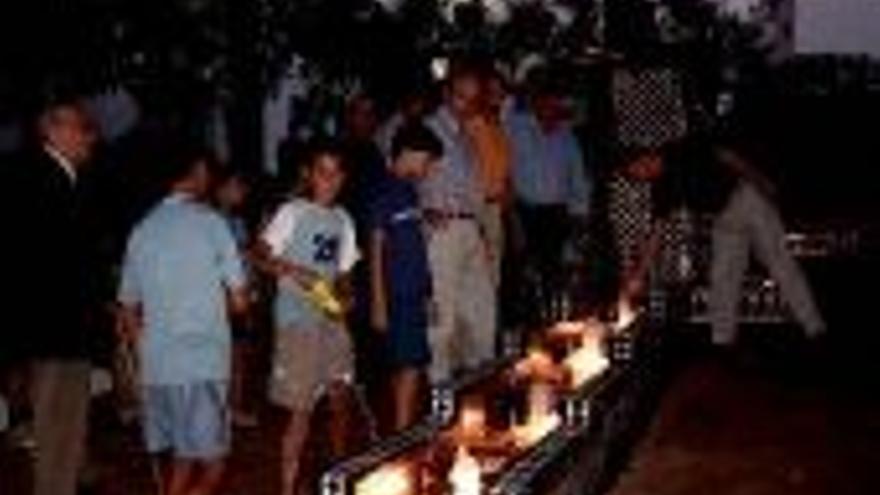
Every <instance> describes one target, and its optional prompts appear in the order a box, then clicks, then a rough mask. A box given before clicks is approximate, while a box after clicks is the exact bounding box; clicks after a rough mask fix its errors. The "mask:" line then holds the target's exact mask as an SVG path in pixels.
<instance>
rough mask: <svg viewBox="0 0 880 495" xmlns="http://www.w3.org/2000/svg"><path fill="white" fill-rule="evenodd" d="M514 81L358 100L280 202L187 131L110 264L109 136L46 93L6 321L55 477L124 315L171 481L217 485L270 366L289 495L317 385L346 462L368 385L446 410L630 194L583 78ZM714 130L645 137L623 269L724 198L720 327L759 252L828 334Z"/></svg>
mask: <svg viewBox="0 0 880 495" xmlns="http://www.w3.org/2000/svg"><path fill="white" fill-rule="evenodd" d="M511 89H512V88H510V87H509V86H508V83H507V81H506V80H505V79H504V78H503V77H502V75H501V74H500V73H499V72H497V71H495V70H493V69H492V68H487V67H482V66H474V67H471V66H466V65H462V66H460V67H459V66H454V67H453V70H452V71H451V73H450V74H449V76H448V78H447V80H446V81H445V83H444V86H443V89H442V96H441V98H440V102H439V105H436V106H435V105H431V104H430V103H429V101H428V100H426V99H420V98H419V97H413V98H411V99H412V100H413V101H410V99H408V100H407V101H406V102H405V104H403V105H401V109H400V110H399V111H398V112H397V113H394V114H393V115H392V116H391V117H390V118H388V119H387V120H385V121H384V123H380V121H379V119H378V118H377V109H376V108H375V105H376V104H375V102H374V100H372V99H370V98H369V96H367V95H357V96H354V97H352V98H351V99H350V101H349V102H348V103H347V106H346V109H345V113H344V115H343V117H342V120H343V122H344V125H343V129H344V130H343V131H342V132H340V134H339V136H335V137H332V138H331V137H327V138H320V139H314V140H312V141H311V142H309V143H306V144H305V145H304V146H303V148H302V150H301V151H299V152H297V153H294V154H291V156H293V157H295V160H296V162H295V163H291V164H287V165H288V166H290V167H292V168H293V169H295V172H294V173H290V174H285V177H287V178H289V180H288V181H287V182H286V183H284V184H281V185H280V187H279V188H278V190H280V191H282V193H281V194H280V195H279V198H278V200H275V201H269V202H267V203H268V204H266V205H257V206H256V207H254V206H253V205H254V202H255V200H254V198H256V197H257V195H256V194H253V193H254V190H255V188H256V184H254V183H253V182H252V180H251V177H250V176H249V175H247V174H244V173H242V172H241V171H239V170H235V169H232V168H230V166H229V165H228V164H221V163H218V162H217V160H216V159H215V158H214V156H213V155H212V153H210V152H209V151H208V150H206V149H205V148H204V147H202V146H198V145H193V144H192V143H181V144H180V145H179V146H171V148H172V149H173V153H171V154H168V156H166V157H165V158H163V163H156V164H154V165H155V167H156V168H157V170H161V173H159V174H158V175H161V177H162V181H161V184H162V188H161V191H162V192H161V194H159V195H157V196H158V197H159V198H161V199H158V200H157V201H153V202H152V203H151V205H150V207H149V208H148V209H146V212H145V213H144V214H143V215H140V216H139V217H138V218H137V221H135V222H132V224H131V225H130V227H129V228H128V229H126V231H125V242H124V243H123V244H124V249H119V250H118V251H119V254H118V256H115V257H113V256H110V257H109V259H110V260H111V261H110V262H108V257H107V256H102V255H100V253H99V252H98V251H100V249H99V247H100V243H99V242H96V241H95V239H96V237H95V236H94V234H95V230H97V228H96V227H95V225H94V222H93V221H92V219H91V217H90V215H91V214H92V213H94V212H95V211H96V210H95V208H96V207H95V205H94V204H92V203H93V202H90V201H89V200H88V198H87V197H86V196H87V189H86V188H85V187H82V186H81V184H82V183H83V179H82V177H81V176H85V175H86V174H87V168H86V167H87V165H88V163H89V161H90V159H91V158H92V154H93V151H94V149H95V146H96V144H97V142H98V138H99V136H98V135H97V133H96V131H95V128H94V125H93V124H92V122H91V120H90V118H89V114H88V111H87V110H86V108H85V107H84V106H83V105H82V104H81V103H79V101H78V100H76V99H64V100H58V101H53V102H52V103H50V104H49V105H47V107H46V108H45V109H44V110H43V111H42V112H41V114H40V117H39V125H38V127H39V131H40V132H39V137H40V139H39V145H38V146H35V147H34V148H35V149H33V150H30V151H29V152H28V153H26V154H25V156H26V157H27V158H26V159H21V160H17V161H16V163H14V164H10V165H9V166H6V167H5V168H4V170H3V173H4V178H3V179H4V182H3V185H4V187H6V189H5V191H8V194H3V195H2V197H3V200H4V201H5V203H4V204H3V205H2V207H0V211H2V214H3V222H4V224H3V225H4V227H5V229H6V231H7V232H8V233H10V234H11V237H10V238H9V240H8V241H6V242H4V243H3V244H4V249H5V250H6V252H4V256H3V259H5V260H7V265H8V268H9V273H10V274H11V276H12V284H11V289H12V290H11V291H10V293H11V296H8V297H11V298H10V299H9V300H8V301H7V302H8V305H9V312H6V313H5V315H6V317H7V319H8V320H9V321H10V322H15V325H16V327H17V328H18V329H19V331H12V330H4V331H3V332H2V333H3V336H2V361H0V365H2V369H0V372H2V375H3V376H4V378H5V379H4V382H5V387H4V392H5V395H6V396H7V397H9V400H7V402H8V403H11V404H13V405H14V409H16V411H24V410H30V411H32V422H31V423H30V424H32V425H33V432H34V435H35V437H34V439H35V444H36V462H35V471H34V472H35V476H34V479H35V488H34V490H35V493H36V494H38V495H50V494H51V495H67V494H71V495H72V494H74V493H75V488H76V485H77V473H78V472H79V471H80V469H81V468H82V465H83V463H84V459H85V456H86V449H85V447H86V431H87V419H88V407H89V396H90V394H89V387H90V377H91V374H90V361H91V359H92V358H93V357H94V356H95V355H96V353H99V352H100V350H99V349H96V342H98V341H105V340H107V337H106V336H104V337H99V336H97V333H96V329H99V328H108V329H109V328H112V329H113V330H114V332H113V336H112V339H110V340H112V342H113V345H112V347H114V348H115V349H116V351H113V352H111V354H115V355H119V354H120V353H121V354H122V355H124V356H127V357H128V359H123V360H122V361H125V362H126V363H127V365H126V366H121V367H120V366H117V369H116V374H117V377H116V378H117V380H116V382H117V383H130V384H132V385H131V386H132V388H133V389H134V391H135V392H136V393H134V394H132V396H133V397H134V399H133V403H134V409H133V411H134V413H135V414H134V415H135V416H137V418H138V419H139V422H140V424H141V426H142V433H143V441H144V446H145V448H146V450H147V451H148V452H149V453H150V454H151V455H155V456H156V464H155V467H156V472H155V473H156V482H157V489H158V492H159V493H162V494H165V495H183V494H193V495H196V494H198V495H207V494H211V493H216V492H217V488H218V486H219V485H220V482H221V481H222V479H223V473H224V464H223V461H224V459H225V458H226V457H227V456H228V454H229V450H230V448H231V435H232V433H233V425H234V426H238V427H257V426H259V415H258V414H257V412H258V411H259V408H258V407H256V406H255V403H256V402H260V401H259V400H258V399H257V398H256V397H255V394H254V393H253V390H251V388H252V387H253V386H254V385H253V384H255V383H260V382H265V383H266V390H267V398H268V402H270V403H271V404H273V405H274V406H277V408H278V409H279V410H281V411H284V415H285V417H286V419H285V428H284V433H283V435H282V438H281V440H280V442H279V445H278V449H279V452H280V453H281V455H280V459H281V468H280V470H279V472H280V475H281V480H280V486H281V493H283V494H284V495H290V494H293V493H296V490H297V486H298V485H300V488H302V484H303V483H301V482H298V480H299V478H301V470H300V469H299V466H300V464H301V458H302V455H303V452H302V450H303V447H304V445H305V442H306V438H307V437H308V435H309V427H310V423H311V417H312V414H313V412H314V410H315V407H316V405H317V403H318V401H319V400H325V399H326V402H327V404H328V409H327V410H328V411H329V412H330V415H331V417H330V418H328V423H329V424H330V433H331V434H330V436H329V438H328V443H329V446H330V449H331V450H332V451H333V453H335V454H338V455H341V454H342V453H344V452H345V448H346V445H345V441H346V440H345V431H346V429H347V428H348V427H349V423H350V415H351V414H350V413H351V411H350V410H349V409H350V408H349V407H348V405H349V404H350V403H351V401H350V400H348V399H349V398H350V397H351V396H352V394H355V395H356V394H360V393H361V391H360V390H359V389H360V388H361V386H360V385H359V384H363V383H364V382H365V381H373V382H374V383H373V384H372V385H374V386H375V385H376V383H375V382H376V381H377V380H378V381H379V382H382V383H379V385H378V388H375V387H374V388H373V389H372V390H378V389H382V388H383V387H385V386H387V387H388V389H389V390H390V397H391V399H392V400H391V404H392V407H391V408H390V409H391V411H390V414H388V416H389V421H388V423H389V424H388V425H382V426H381V427H380V430H381V431H380V432H377V433H386V432H392V431H399V430H401V429H404V428H406V427H408V426H410V425H412V424H413V423H415V422H416V421H417V420H418V418H419V417H420V415H421V414H423V413H424V409H425V406H424V397H425V390H426V386H425V385H426V384H432V383H439V382H442V381H445V380H449V379H451V378H453V377H455V376H456V375H457V374H458V373H460V372H462V371H466V370H468V369H473V368H475V367H478V366H480V365H481V364H482V363H485V362H486V361H488V360H491V359H492V358H493V357H494V356H496V355H497V353H498V348H499V336H498V335H499V332H498V328H499V326H500V322H501V321H504V318H503V316H504V315H502V314H500V313H501V311H500V310H499V308H502V307H503V306H502V305H501V304H500V300H501V298H502V297H503V296H500V294H506V293H507V292H506V291H505V286H509V285H511V284H517V283H520V282H519V281H518V279H517V277H516V274H517V273H518V272H521V271H524V270H526V269H527V268H526V267H530V268H531V269H534V270H535V271H536V272H537V273H539V274H540V277H539V279H538V283H540V284H543V285H545V286H547V287H554V286H560V285H561V284H562V283H563V281H564V280H565V278H566V276H567V268H568V267H566V265H565V264H564V260H565V258H566V257H565V256H564V252H565V250H566V246H567V244H568V243H570V241H571V238H572V233H573V232H574V231H576V230H577V229H579V228H583V227H584V226H585V225H587V224H588V219H589V218H590V216H591V215H596V214H597V213H596V212H602V211H607V209H608V208H607V207H606V208H604V209H603V208H594V206H595V205H596V203H597V202H599V201H605V198H598V197H596V196H597V195H596V194H595V191H596V190H597V187H596V186H597V185H599V184H597V182H598V181H599V177H600V175H599V174H597V173H596V164H594V163H590V162H589V161H588V160H585V158H584V156H585V155H584V153H583V150H582V144H581V143H582V141H581V140H579V139H578V136H577V134H576V133H575V131H574V130H573V127H572V123H571V119H570V112H569V109H568V108H567V106H566V94H565V91H564V90H563V88H562V87H561V86H560V85H558V84H557V81H555V80H554V79H553V78H550V77H546V76H545V77H541V75H538V76H536V77H534V78H530V80H529V81H528V85H527V86H526V87H525V88H520V89H522V91H521V92H520V91H517V92H514V91H511ZM706 141H707V140H700V146H694V145H692V144H690V143H677V144H676V146H675V151H674V152H669V151H668V150H665V149H664V150H647V151H645V152H644V153H643V154H642V156H640V157H638V158H634V159H631V160H628V162H627V165H626V166H625V167H620V169H621V172H619V174H618V175H619V176H620V178H622V179H623V180H631V181H638V182H641V183H644V184H649V185H651V187H652V188H654V190H655V194H654V196H655V198H656V199H655V210H656V215H655V216H656V217H657V218H658V220H657V222H656V223H657V225H655V226H653V227H652V228H650V229H648V230H649V231H648V232H647V235H646V236H645V238H644V239H640V240H639V242H638V246H639V247H638V252H639V254H638V256H637V258H638V261H637V262H636V263H634V264H633V266H631V267H627V268H626V269H625V270H623V273H621V282H620V287H621V293H622V294H623V296H624V297H627V298H636V299H637V298H639V297H642V296H643V293H644V287H645V285H646V282H645V281H646V279H647V277H648V272H649V271H650V270H649V267H650V266H651V265H652V263H654V259H656V258H657V257H658V255H657V252H658V251H659V250H661V249H662V247H661V246H660V244H661V243H660V241H659V240H658V234H657V232H658V231H659V229H660V228H662V224H663V222H664V218H665V217H667V216H668V213H669V211H670V210H672V209H675V208H678V207H688V208H703V209H709V210H714V211H712V212H713V213H716V214H718V217H719V219H720V220H719V221H718V222H717V225H716V229H715V241H716V244H717V246H719V251H718V254H717V255H716V256H717V258H718V262H717V263H716V265H714V268H713V271H712V276H711V279H712V283H713V287H714V288H715V289H714V291H713V293H712V294H713V297H714V298H713V301H714V302H713V305H712V307H713V310H712V318H713V334H712V335H713V339H714V341H715V342H716V343H717V344H719V345H728V344H731V343H732V342H733V340H734V337H735V321H736V320H735V311H736V304H735V303H736V298H737V297H738V292H737V290H738V287H736V284H737V283H738V282H739V277H741V274H742V272H743V270H744V266H743V265H744V262H743V260H744V259H745V260H747V259H748V248H749V246H751V245H754V246H755V247H756V248H757V250H758V254H759V255H760V257H761V258H762V260H763V261H765V262H766V263H767V264H768V266H769V267H770V269H771V273H772V274H773V275H774V276H776V278H778V279H779V280H780V281H781V282H782V289H783V291H784V293H785V294H787V295H788V296H789V297H788V299H789V302H790V303H791V304H792V306H793V307H794V308H795V313H796V316H798V317H799V319H800V320H801V321H802V323H804V325H805V327H806V328H807V330H808V332H809V333H810V334H811V335H818V334H820V333H822V332H823V331H824V328H825V325H824V322H822V319H821V316H820V315H819V313H818V311H817V310H816V309H815V308H816V306H815V303H814V302H813V301H812V297H811V296H810V293H809V289H808V287H807V285H806V283H805V281H804V279H803V277H802V275H801V274H800V272H799V270H798V267H797V265H796V264H794V263H793V262H792V261H791V257H790V256H789V255H788V254H787V253H786V252H785V249H784V239H783V231H782V224H781V221H780V220H779V217H778V214H777V213H776V212H775V210H774V207H773V203H772V193H770V192H766V191H769V190H770V188H769V187H768V186H765V185H766V180H764V179H763V178H762V177H760V176H759V174H757V173H755V172H753V167H751V166H750V165H749V162H750V158H749V154H748V150H747V147H742V146H739V143H738V142H737V141H736V140H735V139H730V140H717V141H715V140H711V141H712V143H711V144H709V145H706V144H705V142H706ZM695 148H700V149H702V150H708V152H707V153H703V154H700V153H695V152H693V149H695ZM681 149H685V150H686V151H681ZM288 158H289V157H288ZM695 181H696V182H697V183H698V184H697V185H696V186H694V185H693V184H694V183H695ZM706 184H712V185H714V186H716V187H715V189H712V190H713V191H716V192H717V194H713V199H714V201H712V203H713V204H712V205H707V204H706V202H705V201H699V200H698V199H697V198H700V197H701V196H702V195H704V194H705V191H706V189H701V187H705V186H706ZM700 191H703V192H702V193H701V192H700ZM612 203H613V202H612ZM255 211H256V212H257V213H256V214H252V213H253V212H255ZM105 273H106V274H108V275H107V276H106V277H105V276H104V275H102V274H105ZM105 280H112V283H110V285H111V286H112V287H111V288H110V289H109V290H108V289H107V287H105V285H107V283H105V282H104V281H105ZM268 335H271V336H272V337H271V339H269V338H265V337H264V336H268ZM260 340H268V341H271V345H269V346H268V347H269V348H270V351H269V352H268V353H260V352H258V351H257V348H259V345H258V343H259V341H260ZM263 357H265V358H266V359H262V358H263ZM262 361H267V366H261V365H262V364H263V363H262ZM380 369H381V370H382V372H381V373H380V372H378V371H377V370H380ZM263 374H265V375H266V376H265V379H263V376H262V375H263ZM22 377H26V378H22ZM385 382H387V383H385ZM16 390H17V392H16ZM16 397H18V399H17V400H16V399H15V398H16ZM367 402H369V401H367ZM120 407H122V406H120ZM25 416H27V415H25Z"/></svg>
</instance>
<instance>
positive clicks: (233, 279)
mask: <svg viewBox="0 0 880 495" xmlns="http://www.w3.org/2000/svg"><path fill="white" fill-rule="evenodd" d="M217 220H218V221H217V222H216V223H215V225H216V229H215V230H216V237H215V239H216V243H217V244H216V246H217V253H218V269H219V270H220V278H221V280H222V281H223V286H224V287H225V289H226V296H227V297H226V301H227V306H228V308H229V313H230V314H231V315H232V317H233V318H245V317H246V316H247V312H248V308H249V306H250V304H249V303H250V301H249V299H248V283H247V277H246V275H245V271H244V263H243V260H242V255H241V253H240V251H239V248H238V244H237V243H236V242H235V238H234V237H233V235H232V232H231V231H230V229H229V226H228V225H227V224H226V223H225V222H223V221H221V220H220V219H219V218H218V219H217Z"/></svg>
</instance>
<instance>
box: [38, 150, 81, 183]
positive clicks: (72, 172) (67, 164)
mask: <svg viewBox="0 0 880 495" xmlns="http://www.w3.org/2000/svg"><path fill="white" fill-rule="evenodd" d="M44 149H45V150H46V153H48V154H49V156H51V157H52V158H53V159H54V160H55V162H56V163H57V164H58V165H59V166H60V167H61V168H62V169H63V170H64V173H65V174H67V176H68V177H70V181H71V182H72V183H74V184H76V167H74V166H73V163H71V161H70V160H68V159H67V157H66V156H64V155H63V154H62V153H61V152H60V151H58V150H57V149H55V148H53V147H52V146H49V145H46V146H45V147H44Z"/></svg>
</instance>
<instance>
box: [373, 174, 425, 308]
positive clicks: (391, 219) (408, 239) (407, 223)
mask: <svg viewBox="0 0 880 495" xmlns="http://www.w3.org/2000/svg"><path fill="white" fill-rule="evenodd" d="M370 229H371V230H381V231H382V232H383V233H384V234H385V241H386V242H385V253H384V255H385V260H386V280H387V282H386V283H387V285H388V295H389V298H390V299H391V300H392V301H395V300H396V301H400V300H407V301H418V300H424V298H425V297H427V296H428V295H429V294H430V291H431V275H430V271H429V267H428V256H427V251H426V247H425V238H424V235H423V231H422V214H421V210H420V209H419V200H418V195H417V193H416V188H415V186H414V185H413V184H412V183H411V182H408V181H405V180H401V179H398V178H396V177H388V178H387V179H385V180H384V181H383V182H382V183H381V185H380V186H379V188H378V192H377V194H376V198H375V201H374V203H373V207H372V209H371V214H370Z"/></svg>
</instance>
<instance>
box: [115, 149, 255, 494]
mask: <svg viewBox="0 0 880 495" xmlns="http://www.w3.org/2000/svg"><path fill="white" fill-rule="evenodd" d="M175 162H176V163H175V165H174V170H173V171H172V173H171V188H170V194H169V195H168V196H167V197H166V198H165V199H164V200H163V201H162V202H161V203H160V204H159V205H157V206H156V207H155V208H153V210H152V211H151V212H150V213H149V214H148V215H147V217H146V218H145V219H144V220H143V221H142V222H141V223H140V224H139V225H137V227H136V228H135V229H134V231H133V232H132V234H131V236H130V238H129V241H128V247H127V251H126V254H125V260H124V265H123V270H122V280H121V285H120V288H119V295H118V297H119V301H120V303H121V304H122V318H123V327H124V328H126V329H127V330H128V331H127V332H126V335H127V336H128V337H129V338H131V339H132V340H134V342H135V343H136V344H137V348H138V355H139V358H140V366H141V370H140V373H141V384H142V386H143V395H142V400H143V428H144V438H145V442H146V445H147V450H148V451H149V452H150V453H151V454H155V455H158V454H161V453H163V452H165V451H171V454H172V457H173V462H172V463H171V465H170V467H168V468H167V469H163V466H159V469H158V470H157V471H158V472H159V474H160V478H161V479H160V483H161V484H162V489H161V490H160V492H161V493H165V494H168V495H184V494H188V493H200V494H211V493H214V492H215V490H216V488H217V486H218V485H219V482H220V481H221V477H222V473H223V458H224V457H225V456H226V454H227V452H228V450H229V447H230V429H229V428H230V427H229V419H230V418H229V412H228V408H227V396H228V391H227V388H228V381H229V374H230V368H231V363H230V360H231V335H230V324H229V321H228V317H227V315H228V313H229V310H230V309H231V310H232V311H233V312H241V311H243V310H244V309H245V307H246V304H247V297H246V292H245V275H244V272H243V269H242V262H241V259H240V257H239V253H238V247H237V246H236V244H235V240H234V239H233V236H232V233H231V232H230V230H229V227H228V226H227V224H226V222H224V220H223V219H222V218H221V217H220V216H219V215H218V214H217V213H215V212H214V211H213V210H212V209H211V208H210V207H209V206H207V205H206V204H205V203H204V202H203V201H204V199H205V195H206V194H207V192H208V188H209V185H210V179H211V174H210V171H209V167H210V164H211V161H210V157H209V156H208V155H207V154H206V153H204V152H202V151H199V150H189V151H185V152H182V153H181V155H180V157H179V160H175Z"/></svg>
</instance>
